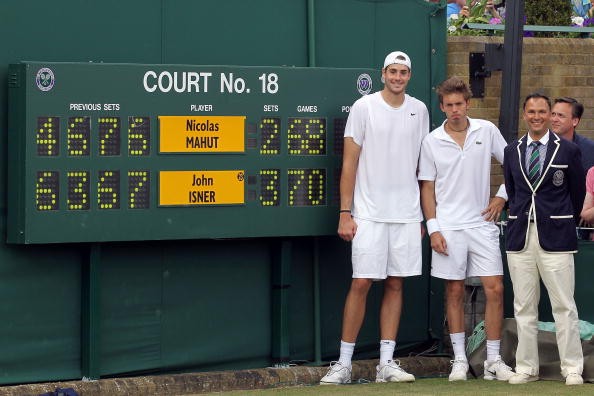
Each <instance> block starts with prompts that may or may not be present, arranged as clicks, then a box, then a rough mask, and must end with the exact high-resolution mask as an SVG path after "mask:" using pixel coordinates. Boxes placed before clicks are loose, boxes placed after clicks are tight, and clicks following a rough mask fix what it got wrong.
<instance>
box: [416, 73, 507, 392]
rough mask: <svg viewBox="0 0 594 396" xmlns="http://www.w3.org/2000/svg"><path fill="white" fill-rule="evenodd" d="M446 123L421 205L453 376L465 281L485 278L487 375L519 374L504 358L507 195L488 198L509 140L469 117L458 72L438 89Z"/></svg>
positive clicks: (427, 166)
mask: <svg viewBox="0 0 594 396" xmlns="http://www.w3.org/2000/svg"><path fill="white" fill-rule="evenodd" d="M437 94H438V96H439V106H440V108H441V110H442V111H443V112H444V113H445V114H446V117H447V119H446V120H445V121H444V123H443V124H442V125H441V126H440V127H438V128H436V129H435V130H434V131H433V132H431V133H430V134H429V135H428V136H427V137H426V138H425V140H424V141H423V146H422V149H421V158H420V161H419V180H421V181H422V185H421V203H422V205H423V212H424V214H425V218H426V219H427V232H429V235H430V238H431V248H432V249H433V252H432V256H431V257H432V259H431V275H432V276H434V277H437V278H441V279H445V281H446V315H447V319H448V328H449V331H450V339H451V341H452V347H453V349H454V360H453V361H452V372H451V374H450V376H449V380H450V381H459V380H466V375H467V372H468V361H467V358H466V352H465V345H464V344H465V338H466V337H465V332H464V280H465V279H466V277H470V276H479V277H480V278H481V281H482V284H483V287H484V290H485V297H486V300H487V301H486V306H485V324H486V332H487V360H486V361H485V363H484V378H485V379H487V380H492V379H498V380H502V381H507V380H509V378H510V377H511V376H513V375H514V373H513V371H512V370H511V368H510V367H508V366H507V365H506V364H505V363H504V362H503V361H502V360H501V356H500V355H499V347H500V339H501V324H502V320H503V264H502V260H501V251H500V249H499V230H498V228H497V226H496V225H495V224H494V223H493V221H494V220H497V219H498V218H499V216H500V214H501V211H502V210H503V206H504V204H505V201H506V200H507V195H506V193H505V188H504V186H501V187H500V189H499V191H498V192H497V196H496V197H494V198H493V199H492V200H491V201H490V202H489V196H490V180H491V157H492V156H494V157H495V158H496V159H497V160H498V161H499V162H500V163H503V150H504V149H505V146H506V145H507V143H506V142H505V139H504V138H503V136H501V133H500V132H499V129H497V127H496V126H495V125H493V123H491V122H489V121H485V120H480V119H472V118H469V117H468V116H467V111H468V108H469V105H470V96H471V92H470V89H469V88H468V86H467V85H466V83H465V82H464V81H462V80H461V79H460V78H458V77H451V78H449V79H447V80H445V81H444V82H442V83H441V84H440V85H439V87H438V88H437Z"/></svg>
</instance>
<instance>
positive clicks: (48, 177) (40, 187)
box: [35, 171, 60, 210]
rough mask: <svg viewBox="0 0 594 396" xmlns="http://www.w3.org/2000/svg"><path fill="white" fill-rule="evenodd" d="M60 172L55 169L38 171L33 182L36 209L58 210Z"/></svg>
mask: <svg viewBox="0 0 594 396" xmlns="http://www.w3.org/2000/svg"><path fill="white" fill-rule="evenodd" d="M59 189H60V174H59V173H58V172H56V171H38V172H37V180H36V183H35V207H36V208H37V210H58V209H59V191H60V190H59Z"/></svg>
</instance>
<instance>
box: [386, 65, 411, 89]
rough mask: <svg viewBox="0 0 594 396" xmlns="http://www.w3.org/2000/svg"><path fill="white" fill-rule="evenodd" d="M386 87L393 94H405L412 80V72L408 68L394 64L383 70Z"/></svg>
mask: <svg viewBox="0 0 594 396" xmlns="http://www.w3.org/2000/svg"><path fill="white" fill-rule="evenodd" d="M382 76H383V77H384V81H385V82H384V84H385V87H386V88H387V89H388V90H389V91H390V92H391V93H393V94H396V95H399V94H402V93H404V91H405V90H406V86H407V85H408V81H409V80H410V70H409V69H408V67H407V66H404V65H400V64H397V63H394V64H392V65H389V66H388V67H386V68H385V69H384V70H382Z"/></svg>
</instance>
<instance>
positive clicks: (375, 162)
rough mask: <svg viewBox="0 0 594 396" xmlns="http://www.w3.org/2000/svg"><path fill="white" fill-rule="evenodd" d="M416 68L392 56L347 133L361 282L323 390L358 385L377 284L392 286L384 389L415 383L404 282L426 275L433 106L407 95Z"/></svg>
mask: <svg viewBox="0 0 594 396" xmlns="http://www.w3.org/2000/svg"><path fill="white" fill-rule="evenodd" d="M410 77H411V61H410V58H409V57H408V55H406V54H405V53H403V52H399V51H396V52H392V53H390V54H389V55H388V56H387V57H386V59H385V61H384V67H383V69H382V81H384V88H383V89H382V91H380V92H376V93H373V94H371V95H367V96H363V97H362V98H360V99H359V100H357V101H356V102H355V104H354V105H353V106H352V108H351V111H350V114H349V118H348V121H347V125H346V128H345V133H344V153H343V163H342V174H341V179H340V204H341V205H340V208H341V210H340V215H339V216H340V220H339V224H338V234H339V236H340V237H341V238H342V239H344V240H345V241H352V264H353V280H352V283H351V287H350V290H349V293H348V295H347V298H346V302H345V307H344V316H343V324H342V340H341V346H340V358H339V360H338V362H336V363H334V364H331V365H330V369H329V370H328V373H327V374H326V375H325V376H324V377H323V378H322V380H321V381H320V383H321V384H344V383H349V382H351V359H352V356H353V351H354V348H355V341H356V339H357V335H358V334H359V330H360V329H361V324H362V323H363V318H364V316H365V303H366V300H367V293H368V291H369V288H370V287H371V284H372V283H373V281H374V280H385V282H384V297H383V300H382V305H381V310H380V332H381V334H380V338H381V341H380V362H379V365H378V366H377V376H376V382H387V381H397V382H411V381H414V380H415V377H414V376H413V375H412V374H409V373H407V372H405V371H404V370H403V369H402V368H401V367H400V365H399V364H398V362H395V361H394V360H393V354H394V350H395V348H396V335H397V332H398V327H399V324H400V313H401V311H402V284H403V278H404V277H408V276H415V275H421V220H422V216H421V207H420V198H419V186H418V181H417V177H416V174H417V165H418V158H419V150H420V148H421V142H422V140H423V138H424V137H425V136H426V135H427V133H428V132H429V113H428V111H427V107H426V106H425V104H424V103H423V102H421V101H419V100H418V99H415V98H413V97H412V96H409V95H407V94H406V93H405V90H406V86H407V84H408V82H409V80H410Z"/></svg>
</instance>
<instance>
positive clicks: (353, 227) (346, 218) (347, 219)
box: [338, 212, 357, 242]
mask: <svg viewBox="0 0 594 396" xmlns="http://www.w3.org/2000/svg"><path fill="white" fill-rule="evenodd" d="M356 233H357V223H355V220H354V219H353V216H351V214H350V213H348V212H345V213H341V214H340V220H339V221H338V236H340V237H341V238H342V239H344V240H345V241H347V242H350V241H352V240H353V238H354V237H355V234H356Z"/></svg>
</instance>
